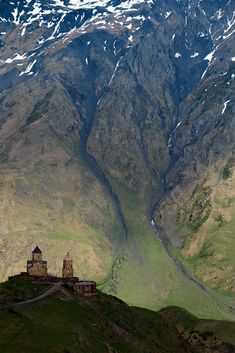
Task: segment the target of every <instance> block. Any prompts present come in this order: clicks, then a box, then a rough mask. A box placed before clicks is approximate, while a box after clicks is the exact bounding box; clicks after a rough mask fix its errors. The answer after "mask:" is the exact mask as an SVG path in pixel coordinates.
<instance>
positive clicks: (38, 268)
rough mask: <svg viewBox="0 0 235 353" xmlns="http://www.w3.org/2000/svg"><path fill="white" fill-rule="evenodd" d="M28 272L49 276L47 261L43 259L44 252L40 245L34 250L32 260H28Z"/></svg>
mask: <svg viewBox="0 0 235 353" xmlns="http://www.w3.org/2000/svg"><path fill="white" fill-rule="evenodd" d="M27 273H28V274H29V275H30V276H42V277H47V261H43V260H42V252H41V250H40V249H39V247H38V246H36V248H35V249H34V250H33V251H32V260H28V261H27Z"/></svg>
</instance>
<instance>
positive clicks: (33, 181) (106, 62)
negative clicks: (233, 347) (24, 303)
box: [0, 0, 235, 318]
mask: <svg viewBox="0 0 235 353" xmlns="http://www.w3.org/2000/svg"><path fill="white" fill-rule="evenodd" d="M0 14H1V15H0V33H1V37H0V40H1V58H0V65H1V66H0V75H1V76H0V82H1V86H0V87H1V91H0V107H1V121H0V124H1V130H0V141H1V145H0V152H1V153H0V162H1V176H0V178H1V184H0V186H1V189H0V196H1V209H2V212H1V229H0V231H1V238H0V241H1V249H2V250H1V253H0V257H1V261H2V262H3V267H2V270H1V271H2V272H1V273H0V275H1V278H6V277H7V275H9V274H12V273H14V272H18V271H19V270H23V268H24V264H25V256H22V254H25V252H27V251H28V247H29V245H30V246H33V244H34V243H35V242H37V243H39V244H40V245H41V246H42V248H43V249H44V250H45V257H46V258H48V259H51V271H53V272H56V273H59V271H60V267H61V266H60V261H61V259H62V257H63V255H64V252H65V251H67V250H68V249H71V250H72V254H73V257H74V258H76V261H75V263H76V266H77V267H76V271H77V272H78V273H79V274H81V275H82V276H83V277H91V276H92V277H94V279H96V280H98V281H99V283H100V284H102V289H103V290H105V291H108V292H111V293H115V294H116V295H118V296H120V297H121V298H123V299H125V300H127V301H128V302H129V303H132V304H135V305H142V306H145V307H148V308H156V307H162V306H164V305H169V304H174V305H184V306H185V307H186V308H187V309H189V310H192V311H193V312H194V313H196V314H198V315H200V316H207V317H221V318H222V317H224V316H227V317H231V316H232V314H231V313H229V308H228V307H227V306H226V305H228V306H229V302H230V298H229V297H228V298H225V297H222V295H221V294H217V293H214V292H211V293H212V294H211V296H208V292H210V290H209V289H208V290H207V289H206V288H204V289H202V286H200V284H196V283H195V281H193V280H192V279H190V278H189V276H185V274H184V271H183V270H182V269H179V267H178V266H177V265H176V263H175V262H174V261H172V260H171V259H170V258H169V257H168V255H167V253H165V251H164V248H162V247H161V246H160V243H159V241H158V239H156V236H155V234H154V230H153V228H152V227H151V225H150V221H151V220H152V219H151V218H153V217H154V221H155V222H156V225H157V224H160V225H161V226H164V227H165V228H166V229H167V230H168V229H169V232H168V233H169V236H170V233H172V232H173V233H174V231H175V229H177V226H178V225H177V224H175V223H176V222H175V219H173V220H172V221H171V219H172V218H171V217H172V216H175V213H177V211H174V210H173V212H172V208H171V206H172V205H173V206H174V208H175V209H176V210H178V209H180V210H181V211H180V214H179V215H178V218H177V217H176V216H177V215H176V216H175V218H177V219H179V220H180V222H181V223H186V227H187V226H188V225H189V221H188V219H187V217H188V215H189V214H190V210H187V209H186V210H184V208H183V206H184V204H185V203H187V204H188V202H187V198H189V197H190V195H191V194H190V193H191V192H192V188H194V187H195V186H196V184H197V183H199V184H200V183H202V181H203V180H204V179H205V178H207V179H208V175H210V173H212V171H213V173H214V171H215V170H216V168H217V169H218V166H221V165H222V164H221V161H222V160H223V163H224V159H225V158H227V159H228V158H229V157H230V155H228V154H229V153H230V152H229V151H230V150H232V147H233V143H234V138H233V136H234V134H233V111H232V109H233V105H232V102H233V99H234V90H233V84H234V83H233V81H234V80H233V78H234V76H233V75H234V73H233V72H234V56H235V53H234V45H233V44H234V5H233V2H231V1H226V2H221V1H213V2H212V1H209V2H208V1H194V0H192V1H175V0H167V1H166V0H165V1H157V2H154V1H147V2H145V1H117V2H116V1H115V2H114V1H109V2H108V1H102V2H98V3H97V2H91V1H85V2H79V1H76V2H75V1H71V2H69V1H47V2H46V1H34V0H32V1H25V0H21V1H11V2H10V3H9V2H6V1H1V2H0ZM222 113H223V114H222ZM211 187H212V188H215V190H216V184H215V185H214V186H213V185H211ZM160 200H162V202H161V204H159V202H160ZM159 207H160V208H159ZM155 209H157V212H156V210H155ZM156 213H157V214H156ZM205 213H206V212H205ZM155 214H156V215H155ZM202 215H203V213H202ZM173 218H174V217H173ZM202 218H203V220H204V216H203V217H202ZM168 220H170V221H168ZM169 222H172V224H170V227H169V225H168V223H169ZM231 234H232V233H231ZM182 236H183V234H180V238H181V237H182ZM176 238H177V237H176ZM182 238H183V239H185V237H182ZM188 239H190V240H189V241H188V243H187V241H186V243H185V244H184V245H183V248H182V249H179V248H176V249H174V253H175V255H174V256H178V258H179V259H180V260H181V261H184V262H185V266H187V267H188V266H189V265H190V264H189V261H188V260H187V259H186V258H187V256H185V253H187V248H188V247H190V244H194V241H195V239H196V238H195V237H194V233H191V237H190V238H188ZM230 239H231V236H230V235H229V236H228V241H227V244H226V246H225V248H226V249H228V248H229V246H228V244H229V242H230ZM218 244H219V243H218V242H217V240H216V239H214V246H215V247H216V248H217V247H218ZM180 246H182V243H180ZM191 246H192V245H191ZM172 253H173V251H172ZM171 255H172V254H171ZM232 256H233V254H232V253H229V252H227V250H226V259H228V260H226V261H228V262H231V261H232ZM12 258H13V259H14V261H12ZM185 259H186V261H185ZM196 260H197V259H196ZM200 261H201V259H200ZM200 261H199V262H197V263H196V265H195V266H190V269H192V270H193V271H194V275H196V276H197V277H198V278H200V280H203V281H205V282H206V283H207V284H208V285H209V286H211V287H215V288H216V289H218V286H215V285H214V283H212V282H211V281H210V280H207V278H205V275H204V274H201V272H200V268H201V267H200V266H202V267H204V265H206V262H207V257H206V256H204V257H203V260H202V262H200ZM217 263H218V262H217V260H216V262H215V264H217ZM229 266H230V270H229V272H227V271H226V275H227V274H228V276H230V274H231V273H233V272H234V271H233V267H232V266H231V265H229ZM204 268H205V269H207V268H208V267H207V265H206V266H205V267H204ZM222 277H223V276H222ZM224 278H225V277H223V278H222V280H223V281H224V280H225V279H224ZM231 278H232V277H231ZM225 281H227V279H226V280H225ZM231 281H232V280H229V281H228V286H227V287H226V288H225V290H223V292H222V294H223V295H224V294H229V295H230V294H231V290H230V288H229V286H231ZM133 288H135V291H133ZM143 291H144V295H143V294H142V293H143ZM231 301H232V299H231ZM225 308H226V309H225ZM224 310H225V311H224Z"/></svg>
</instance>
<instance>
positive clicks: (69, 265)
mask: <svg viewBox="0 0 235 353" xmlns="http://www.w3.org/2000/svg"><path fill="white" fill-rule="evenodd" d="M62 277H63V278H72V277H73V260H72V257H71V256H70V255H69V252H67V254H66V256H65V258H64V261H63V268H62Z"/></svg>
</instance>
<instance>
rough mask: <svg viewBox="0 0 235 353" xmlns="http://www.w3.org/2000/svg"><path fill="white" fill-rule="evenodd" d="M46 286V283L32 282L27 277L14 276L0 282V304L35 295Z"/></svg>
mask: <svg viewBox="0 0 235 353" xmlns="http://www.w3.org/2000/svg"><path fill="white" fill-rule="evenodd" d="M46 288H48V285H47V284H33V283H31V282H30V281H29V280H28V279H27V278H24V277H15V278H12V279H11V280H9V281H7V282H4V283H0V306H1V305H4V304H7V303H12V302H19V301H22V300H27V299H29V298H33V297H37V296H38V295H39V294H40V293H42V292H43V291H44V290H45V289H46Z"/></svg>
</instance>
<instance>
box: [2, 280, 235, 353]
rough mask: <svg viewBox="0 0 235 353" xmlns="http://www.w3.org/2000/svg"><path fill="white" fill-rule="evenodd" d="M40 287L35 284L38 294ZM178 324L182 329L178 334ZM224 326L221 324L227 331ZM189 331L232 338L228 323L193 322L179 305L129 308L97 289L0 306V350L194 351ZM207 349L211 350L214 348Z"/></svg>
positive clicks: (13, 290)
mask: <svg viewBox="0 0 235 353" xmlns="http://www.w3.org/2000/svg"><path fill="white" fill-rule="evenodd" d="M32 286H34V287H37V285H31V284H30V283H28V284H27V285H26V283H21V282H19V280H11V281H9V282H7V283H4V284H1V285H0V292H1V290H2V288H6V287H8V290H9V293H10V296H11V298H12V297H14V295H15V293H16V288H17V287H18V289H20V290H21V292H22V293H23V291H25V295H28V293H29V291H30V287H32ZM41 289H42V288H41V287H40V286H38V288H37V290H38V292H40V291H41ZM179 325H181V326H182V327H183V331H182V330H181V331H182V332H181V333H180V331H179V329H178V327H179ZM223 325H224V326H223ZM223 328H226V331H227V333H225V329H223ZM227 328H228V329H229V330H227ZM189 329H190V330H192V329H194V330H200V332H201V335H204V336H206V334H207V332H208V331H209V330H211V332H213V334H214V332H216V334H219V340H221V341H224V342H227V343H228V344H229V343H233V342H234V336H233V338H232V333H234V332H235V326H234V324H231V323H222V322H221V323H219V322H217V321H210V322H208V321H205V320H198V319H197V318H196V317H194V316H192V315H191V314H189V313H187V312H186V311H184V310H181V309H179V308H169V309H164V310H163V311H161V312H160V313H156V312H152V311H149V310H147V309H141V308H134V307H133V308H131V307H129V306H128V305H126V304H125V303H124V302H122V301H121V300H119V299H117V298H115V297H112V296H108V295H106V294H102V293H101V292H98V294H97V296H95V297H90V298H84V297H80V296H77V295H74V294H73V292H72V291H70V290H69V289H66V288H63V289H62V290H61V291H60V292H59V293H57V294H53V295H51V296H49V297H47V298H44V299H43V300H40V301H38V302H34V303H31V304H27V305H24V306H18V307H17V308H16V307H15V308H14V307H12V308H11V309H8V310H1V315H0V351H1V352H4V353H16V352H17V353H31V352H32V351H33V352H35V353H41V352H47V353H78V352H79V353H85V352H89V353H105V352H107V353H108V352H116V353H153V352H156V353H169V352H177V353H188V352H190V353H198V352H199V351H198V350H197V349H196V347H195V346H194V345H191V344H190V343H189V342H187V340H185V339H184V334H185V333H186V332H187V331H189ZM228 332H229V333H228ZM230 334H231V337H230V336H229V335H230ZM206 341H207V339H206ZM217 341H218V339H217ZM201 352H202V351H201ZM203 352H204V351H203ZM206 352H207V353H213V350H211V351H208V350H207V351H206ZM218 352H220V351H218ZM221 352H222V351H221Z"/></svg>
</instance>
